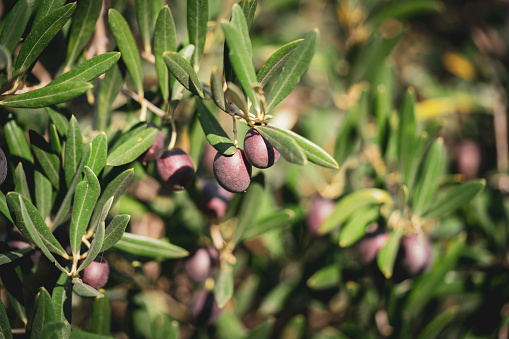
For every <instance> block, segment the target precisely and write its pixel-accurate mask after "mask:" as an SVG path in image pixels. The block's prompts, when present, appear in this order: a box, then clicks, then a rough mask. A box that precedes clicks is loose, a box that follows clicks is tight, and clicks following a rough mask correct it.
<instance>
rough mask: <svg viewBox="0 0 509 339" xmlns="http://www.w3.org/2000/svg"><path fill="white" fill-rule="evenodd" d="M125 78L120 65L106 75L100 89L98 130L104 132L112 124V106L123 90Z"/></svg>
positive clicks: (114, 66)
mask: <svg viewBox="0 0 509 339" xmlns="http://www.w3.org/2000/svg"><path fill="white" fill-rule="evenodd" d="M123 84H124V77H123V75H122V72H121V71H120V68H119V67H118V65H116V64H115V65H113V67H112V68H110V70H109V71H107V72H106V74H104V79H103V81H102V82H101V85H100V87H99V97H98V100H97V101H98V103H97V119H96V120H97V121H96V128H97V129H98V130H99V131H104V130H105V129H106V126H107V125H108V124H109V122H110V115H111V105H112V104H113V101H115V98H116V96H117V95H118V93H119V92H120V90H121V89H122V85H123Z"/></svg>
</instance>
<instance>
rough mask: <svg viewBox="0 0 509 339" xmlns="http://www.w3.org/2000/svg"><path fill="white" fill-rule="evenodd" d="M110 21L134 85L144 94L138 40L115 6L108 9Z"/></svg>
mask: <svg viewBox="0 0 509 339" xmlns="http://www.w3.org/2000/svg"><path fill="white" fill-rule="evenodd" d="M108 22H109V25H110V29H111V32H112V33H113V36H114V37H115V41H116V42H117V46H118V49H119V50H120V53H122V60H123V61H124V63H125V65H126V67H127V71H128V72H129V74H130V75H131V78H132V79H133V82H134V86H135V87H136V89H137V90H138V94H142V93H143V70H142V69H141V59H140V52H139V51H138V47H136V41H135V40H134V37H133V34H132V32H131V30H130V29H129V25H128V23H127V21H126V20H125V19H124V17H123V16H122V14H120V13H119V12H118V11H117V10H116V9H114V8H110V9H109V11H108ZM141 96H143V95H141Z"/></svg>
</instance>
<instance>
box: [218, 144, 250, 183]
mask: <svg viewBox="0 0 509 339" xmlns="http://www.w3.org/2000/svg"><path fill="white" fill-rule="evenodd" d="M251 172H252V166H251V164H250V163H249V161H248V160H247V159H246V156H245V154H244V151H243V150H241V149H237V151H236V152H235V153H234V154H233V155H223V154H221V153H219V152H218V153H217V154H216V156H215V158H214V176H215V177H216V180H217V182H218V183H219V185H221V187H223V188H224V189H225V190H227V191H229V192H232V193H240V192H244V191H245V190H246V189H247V188H248V187H249V184H250V183H251Z"/></svg>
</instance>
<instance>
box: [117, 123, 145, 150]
mask: <svg viewBox="0 0 509 339" xmlns="http://www.w3.org/2000/svg"><path fill="white" fill-rule="evenodd" d="M147 127H149V126H148V124H147V123H146V122H144V121H139V122H136V123H134V125H132V126H128V127H127V128H126V129H125V130H124V131H122V132H123V133H122V134H121V135H120V136H119V137H118V138H116V139H114V142H113V145H111V147H109V149H110V152H113V151H115V149H117V147H118V146H120V145H122V144H124V143H125V142H126V141H127V140H129V139H131V138H132V137H133V136H134V135H136V134H138V133H140V132H141V131H143V130H145V129H146V128H147Z"/></svg>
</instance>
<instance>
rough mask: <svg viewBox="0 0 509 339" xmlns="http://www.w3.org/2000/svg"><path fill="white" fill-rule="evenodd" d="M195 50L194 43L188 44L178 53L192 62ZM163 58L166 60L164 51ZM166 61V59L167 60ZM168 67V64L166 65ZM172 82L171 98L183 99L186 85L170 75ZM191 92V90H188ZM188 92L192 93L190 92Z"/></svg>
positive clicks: (175, 99)
mask: <svg viewBox="0 0 509 339" xmlns="http://www.w3.org/2000/svg"><path fill="white" fill-rule="evenodd" d="M193 52H194V45H187V46H185V47H182V48H181V49H180V50H179V51H178V54H179V55H180V56H181V57H183V58H184V59H185V60H186V61H188V62H191V61H190V60H191V57H192V56H193ZM163 60H164V53H163ZM165 63H166V61H165ZM166 68H168V66H166ZM170 83H171V100H172V101H178V100H182V99H183V98H184V89H185V87H184V86H183V85H182V84H181V83H180V82H178V81H177V79H176V78H175V76H173V75H172V76H170ZM188 92H189V91H188ZM188 92H186V94H191V93H190V92H189V93H188Z"/></svg>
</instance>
